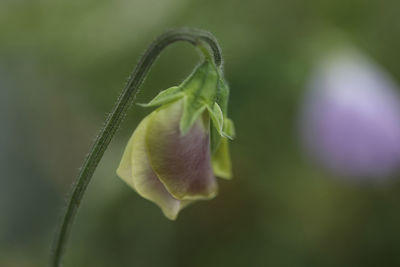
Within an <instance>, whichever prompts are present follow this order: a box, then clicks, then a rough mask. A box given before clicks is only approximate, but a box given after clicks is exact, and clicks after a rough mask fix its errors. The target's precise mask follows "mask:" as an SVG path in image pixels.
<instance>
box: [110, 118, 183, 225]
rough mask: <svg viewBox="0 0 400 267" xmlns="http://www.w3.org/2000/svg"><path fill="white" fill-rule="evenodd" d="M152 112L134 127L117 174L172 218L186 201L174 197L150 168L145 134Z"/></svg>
mask: <svg viewBox="0 0 400 267" xmlns="http://www.w3.org/2000/svg"><path fill="white" fill-rule="evenodd" d="M152 116H153V113H152V114H151V115H149V116H148V117H146V118H145V119H144V120H143V121H142V122H141V123H140V124H139V126H138V127H137V128H136V130H135V132H134V133H133V135H132V137H131V138H130V140H129V142H128V145H127V147H126V149H125V152H124V155H123V156H122V160H121V163H120V165H119V167H118V169H117V174H118V176H120V177H121V178H122V180H124V181H125V182H126V183H127V184H128V185H130V186H131V187H132V188H133V189H135V191H136V192H138V193H139V194H140V195H141V196H142V197H144V198H146V199H148V200H150V201H152V202H154V203H156V204H157V205H158V206H159V207H160V208H161V209H162V211H163V213H164V214H165V216H166V217H167V218H169V219H171V220H174V219H175V218H176V217H177V215H178V213H179V211H180V210H181V209H182V208H183V206H185V205H187V203H182V202H181V201H180V200H177V199H175V198H174V197H173V196H172V195H171V194H170V193H169V192H168V191H167V190H166V188H165V186H164V185H163V184H162V183H161V182H160V180H159V179H158V177H157V175H156V174H155V172H154V171H153V170H152V169H151V165H150V162H149V159H148V155H147V152H146V146H145V134H146V130H147V127H148V125H149V122H150V120H151V117H152Z"/></svg>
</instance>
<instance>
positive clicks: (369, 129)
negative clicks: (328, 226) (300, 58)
mask: <svg viewBox="0 0 400 267" xmlns="http://www.w3.org/2000/svg"><path fill="white" fill-rule="evenodd" d="M398 90H399V89H398V87H397V86H396V85H395V84H394V82H393V81H392V79H390V78H389V77H388V75H387V74H386V73H385V72H384V71H383V70H382V69H380V68H379V67H378V66H377V65H376V64H374V63H372V61H370V60H369V59H367V58H366V57H364V56H362V55H360V54H357V53H355V52H343V53H341V52H338V53H336V54H333V55H332V56H331V57H329V58H327V59H326V60H325V61H324V62H323V63H322V64H321V65H320V66H319V67H318V68H316V70H315V72H314V73H313V75H312V78H311V81H310V84H309V90H308V92H307V95H306V98H305V102H304V104H303V114H302V115H303V116H302V121H301V125H302V135H303V140H304V143H305V147H306V149H307V151H308V152H310V154H311V155H312V157H313V158H315V159H316V160H317V161H319V162H320V163H322V164H323V165H324V166H326V167H327V168H329V169H330V170H332V171H334V172H335V173H338V174H340V175H345V176H351V177H358V178H361V177H363V178H376V177H384V176H387V175H390V174H391V173H393V172H394V171H395V170H396V169H399V167H400V96H399V92H398Z"/></svg>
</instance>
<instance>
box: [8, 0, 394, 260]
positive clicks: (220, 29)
mask: <svg viewBox="0 0 400 267" xmlns="http://www.w3.org/2000/svg"><path fill="white" fill-rule="evenodd" d="M399 9H400V3H399V2H398V1H395V0H384V1H378V0H374V1H364V0H346V1H345V0H340V1H328V0H322V1H321V0H301V1H296V0H285V1H277V0H275V1H271V0H267V1H255V0H248V1H241V0H221V1H220V0H218V1H217V0H202V1H188V0H162V1H160V0H116V1H105V0H81V1H65V0H56V1H54V0H35V1H28V0H1V1H0V117H1V131H0V266H7V267H31V266H46V264H47V261H48V256H49V249H50V244H51V239H52V235H53V233H54V231H55V229H56V223H57V222H58V218H59V216H60V214H61V210H62V209H61V208H62V207H63V205H64V197H65V194H66V193H67V192H68V190H69V189H70V185H71V183H72V181H73V179H74V178H75V176H76V174H77V173H78V168H79V167H80V164H81V162H82V161H83V159H84V157H85V155H86V153H87V151H88V149H89V147H90V144H91V143H92V141H93V139H94V137H95V136H96V134H97V131H98V130H99V128H100V127H101V125H102V122H103V120H104V119H105V116H106V115H105V114H106V113H107V112H109V111H110V109H111V107H112V105H113V104H114V102H115V99H116V97H117V96H118V94H119V92H120V90H121V89H122V87H123V86H124V83H125V81H126V79H127V77H128V75H129V73H130V71H131V70H132V69H133V67H134V65H135V64H136V62H137V61H138V58H139V56H140V55H141V53H142V52H143V51H144V49H145V48H146V46H147V45H148V44H149V43H150V42H151V41H152V40H153V39H154V38H155V37H156V36H157V35H158V34H160V33H162V32H163V31H165V30H167V29H169V28H174V27H180V26H190V27H198V28H203V29H206V30H209V31H211V32H212V33H213V34H214V35H215V36H216V37H217V38H218V40H219V42H220V44H221V46H222V48H223V52H224V58H225V74H226V78H227V80H228V82H229V84H230V86H231V100H230V117H232V118H233V119H234V121H235V124H236V129H237V138H236V140H235V141H234V142H232V143H231V154H232V158H233V162H234V179H233V180H232V181H229V182H228V181H220V194H219V195H218V197H217V198H215V199H214V200H212V201H205V202H200V203H197V204H195V205H192V206H191V207H189V208H187V209H185V210H184V211H183V212H182V213H181V214H180V216H179V218H178V220H177V221H175V222H171V221H168V220H167V219H166V218H165V217H164V216H163V215H162V213H161V211H160V210H159V208H158V207H156V206H155V205H154V204H152V203H150V202H148V201H146V200H144V199H142V198H140V197H139V196H138V195H137V194H136V193H135V192H134V191H132V190H131V189H130V188H129V187H128V186H126V185H125V184H124V183H123V182H122V181H121V180H120V179H119V178H118V177H117V176H116V174H115V170H116V168H117V166H118V163H119V160H120V157H121V155H122V152H123V149H124V146H125V144H126V142H127V140H128V138H129V136H130V134H131V133H132V131H133V130H134V129H135V127H136V125H137V124H138V122H139V121H140V120H141V119H142V118H143V117H144V116H145V115H146V114H148V113H149V112H150V109H144V108H140V107H138V106H135V107H133V108H131V109H130V111H129V113H128V116H127V118H126V119H125V121H124V123H123V124H122V126H121V129H120V130H119V132H118V133H117V135H116V136H115V137H114V139H113V141H112V143H111V145H110V146H109V148H108V150H107V152H106V153H105V156H104V158H103V159H102V161H101V163H100V165H99V168H98V169H97V171H96V173H95V175H94V177H93V180H92V182H91V184H90V186H89V188H88V190H87V193H86V195H85V197H84V200H83V203H82V206H81V209H80V211H79V213H78V217H77V220H76V223H75V225H74V227H73V231H72V235H71V239H70V243H69V246H68V250H67V253H66V255H65V266H77V267H79V266H98V267H101V266H166V267H167V266H177V267H179V266H193V267H197V266H209V267H212V266H307V267H310V266H400V253H399V251H400V229H399V226H400V213H399V207H400V183H399V179H397V178H400V176H399V175H398V174H394V175H393V176H394V177H392V179H391V180H390V181H389V182H385V183H371V182H368V183H355V182H354V181H352V180H347V179H338V178H337V177H336V176H335V175H334V174H332V173H330V172H329V171H328V170H325V169H324V168H322V167H320V166H319V165H318V164H316V163H314V162H313V161H312V160H310V159H309V158H308V157H307V156H306V155H305V153H304V150H303V149H302V145H301V142H300V140H299V133H298V116H299V107H300V106H301V99H302V96H303V95H304V92H305V87H306V82H307V77H308V75H309V71H310V69H312V67H313V51H315V50H319V49H320V47H319V46H318V42H319V41H318V40H319V38H320V36H326V34H327V33H329V32H331V31H332V29H334V30H335V31H340V32H342V33H344V34H345V35H346V36H347V37H348V38H349V41H350V42H352V44H354V45H355V46H356V47H357V48H358V49H360V51H363V52H364V53H366V54H368V55H369V56H370V57H371V58H373V59H374V60H375V61H376V62H378V63H379V64H380V65H381V66H382V67H383V68H385V69H386V71H387V72H388V73H390V75H391V76H392V77H393V79H394V80H397V81H400V60H399V56H400V53H399V47H400V20H399V17H398V10H399ZM317 46H318V48H316V47H317ZM197 62H198V55H197V54H196V52H195V51H194V49H193V48H192V47H191V46H190V45H188V44H183V43H181V44H175V45H173V46H171V47H169V48H168V49H167V50H166V51H165V52H164V53H163V54H162V56H161V57H160V58H159V60H158V61H157V64H156V65H155V66H154V67H153V68H152V71H151V73H150V75H149V76H148V79H147V80H146V81H145V83H144V85H143V87H142V90H141V92H140V94H139V95H138V98H137V99H138V101H139V102H145V101H147V100H149V99H151V98H152V97H153V96H154V95H155V94H156V93H158V92H159V91H160V90H162V89H166V88H168V87H170V86H173V85H176V84H178V83H179V82H180V81H181V80H182V79H184V78H185V77H186V76H187V75H188V74H189V73H190V72H191V70H192V68H193V66H195V64H196V63H197Z"/></svg>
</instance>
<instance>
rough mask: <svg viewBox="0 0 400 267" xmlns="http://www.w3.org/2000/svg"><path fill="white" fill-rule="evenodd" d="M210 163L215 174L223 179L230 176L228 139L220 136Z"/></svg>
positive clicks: (230, 165) (230, 164)
mask: <svg viewBox="0 0 400 267" xmlns="http://www.w3.org/2000/svg"><path fill="white" fill-rule="evenodd" d="M211 163H212V167H213V172H214V174H215V175H216V176H218V177H220V178H224V179H231V178H232V163H231V158H230V155H229V144H228V139H226V138H224V137H222V138H221V142H220V144H219V146H218V148H217V150H216V151H215V153H214V154H213V155H212V158H211Z"/></svg>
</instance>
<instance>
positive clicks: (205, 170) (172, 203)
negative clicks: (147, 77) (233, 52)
mask: <svg viewBox="0 0 400 267" xmlns="http://www.w3.org/2000/svg"><path fill="white" fill-rule="evenodd" d="M227 90H228V88H227V86H226V85H225V83H224V82H223V80H222V79H221V78H220V74H219V72H218V70H217V68H216V67H215V65H214V64H213V63H210V62H208V61H205V62H204V63H203V64H201V65H200V66H199V67H198V68H197V69H196V70H195V72H194V73H193V74H192V75H191V76H190V77H189V78H188V79H187V80H185V81H184V82H183V83H182V85H180V86H178V87H172V88H169V89H167V90H165V91H162V92H161V93H160V94H158V95H157V96H156V97H155V98H154V99H153V100H152V101H150V102H149V103H148V104H144V105H142V106H145V107H150V106H160V107H159V108H158V109H156V110H155V111H153V112H152V113H151V114H150V115H148V116H147V117H146V118H144V119H143V120H142V122H141V123H140V124H139V126H138V127H137V128H136V130H135V131H134V133H133V135H132V137H131V138H130V140H129V142H128V145H127V147H126V149H125V152H124V154H123V157H122V160H121V163H120V166H119V167H118V169H117V174H118V175H119V176H120V177H121V178H122V179H123V180H124V181H125V182H126V183H127V184H128V185H129V186H131V187H132V188H133V189H134V190H136V192H137V193H138V194H139V195H141V196H142V197H144V198H146V199H148V200H150V201H153V202H154V203H155V204H157V205H158V206H159V207H160V208H161V209H162V211H163V213H164V214H165V216H166V217H167V218H169V219H171V220H174V219H176V217H177V215H178V213H179V211H180V210H181V209H182V208H184V207H185V206H187V205H188V204H190V203H192V202H194V201H197V200H204V199H211V198H213V197H215V196H216V194H217V190H218V186H217V182H216V178H215V176H214V175H217V176H219V177H221V178H226V179H229V178H231V175H232V174H231V163H230V158H229V151H228V140H227V138H231V136H232V135H233V129H232V127H233V124H232V122H231V121H230V120H229V119H228V118H227V117H226V105H227V96H228V91H227ZM218 103H219V104H218ZM220 105H221V106H222V107H223V109H221V106H220ZM223 110H224V111H223Z"/></svg>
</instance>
